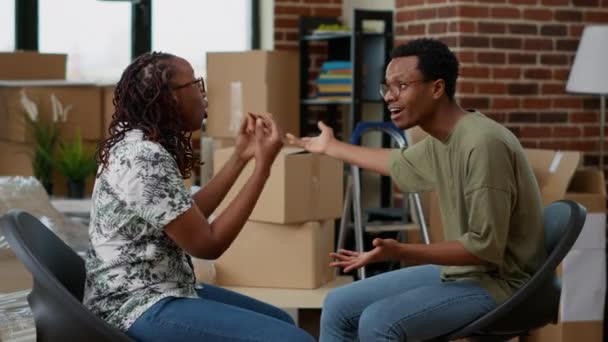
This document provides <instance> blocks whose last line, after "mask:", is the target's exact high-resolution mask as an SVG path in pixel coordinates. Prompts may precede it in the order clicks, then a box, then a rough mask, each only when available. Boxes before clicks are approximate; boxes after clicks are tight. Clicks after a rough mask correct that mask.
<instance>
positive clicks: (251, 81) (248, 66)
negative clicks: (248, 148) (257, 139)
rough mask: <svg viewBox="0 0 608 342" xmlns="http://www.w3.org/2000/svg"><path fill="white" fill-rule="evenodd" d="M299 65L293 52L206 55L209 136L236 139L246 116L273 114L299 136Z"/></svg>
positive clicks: (281, 123) (282, 124)
mask: <svg viewBox="0 0 608 342" xmlns="http://www.w3.org/2000/svg"><path fill="white" fill-rule="evenodd" d="M298 80H299V61H298V54H297V53H296V52H294V51H259V50H256V51H246V52H228V53H208V54H207V80H206V81H207V96H208V98H209V110H208V113H209V117H208V118H207V134H208V135H209V136H211V137H214V138H215V137H217V138H220V137H221V138H231V137H235V136H236V133H237V132H238V128H239V125H240V122H241V118H242V117H243V113H246V112H254V113H256V112H257V113H259V112H267V113H272V114H273V115H274V117H275V119H276V120H277V122H278V124H279V125H280V126H281V127H282V128H283V129H284V130H285V132H291V133H293V134H296V135H299V133H300V99H299V97H300V87H299V81H298Z"/></svg>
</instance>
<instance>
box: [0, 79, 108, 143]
mask: <svg viewBox="0 0 608 342" xmlns="http://www.w3.org/2000/svg"><path fill="white" fill-rule="evenodd" d="M21 91H24V92H25V93H26V95H27V96H28V97H29V98H30V99H31V100H32V101H34V102H35V103H36V104H37V106H38V113H39V114H38V115H39V118H40V119H39V120H44V121H45V122H52V121H53V111H52V105H51V98H50V96H51V94H55V96H56V97H57V98H58V99H59V101H61V103H62V104H63V105H64V106H69V105H71V106H72V109H71V110H70V111H69V113H68V117H67V121H66V122H64V123H61V124H60V126H61V130H60V136H61V138H62V139H63V140H64V141H69V140H71V139H73V138H74V134H75V132H76V129H80V133H81V135H82V138H83V139H84V140H88V141H95V142H97V141H98V140H99V139H100V138H101V136H102V135H101V127H102V119H101V107H102V106H101V91H100V89H99V87H97V86H96V85H94V84H90V83H78V82H66V81H3V82H0V122H2V125H0V140H3V141H12V142H26V141H31V134H30V132H29V127H27V123H26V122H25V118H24V115H25V112H24V110H23V107H22V105H21V101H20V99H21Z"/></svg>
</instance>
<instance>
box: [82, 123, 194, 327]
mask: <svg viewBox="0 0 608 342" xmlns="http://www.w3.org/2000/svg"><path fill="white" fill-rule="evenodd" d="M192 205H193V201H192V198H191V197H190V194H189V192H188V191H187V190H186V188H185V186H184V183H183V180H182V178H181V174H180V172H179V169H178V167H177V163H176V162H175V160H174V159H173V157H172V156H171V154H169V152H167V150H165V149H164V148H163V147H162V146H161V145H160V144H157V143H154V142H151V141H147V140H144V139H143V133H142V131H140V130H130V131H128V132H127V133H126V134H125V137H124V139H123V140H121V141H120V142H118V143H117V144H116V145H115V146H114V147H113V148H112V149H111V150H110V155H109V160H108V166H107V167H106V169H105V170H104V171H103V172H102V174H101V175H100V176H99V178H97V180H96V182H95V188H94V190H93V209H92V212H91V223H90V226H89V239H90V243H91V246H90V248H89V250H88V252H87V256H86V260H85V263H86V269H87V279H86V285H85V294H84V300H83V301H84V304H85V305H86V306H87V307H88V308H90V309H91V310H92V311H93V312H94V313H95V314H97V315H98V316H99V317H101V318H102V319H104V320H106V321H107V322H108V323H110V324H111V325H113V326H115V327H117V328H119V329H121V330H123V331H126V330H128V329H129V327H130V326H131V324H133V322H135V320H136V319H137V318H138V317H139V316H140V315H141V314H142V313H144V311H146V309H148V308H149V307H150V306H152V305H153V304H154V303H156V302H158V301H159V300H161V299H163V298H165V297H169V296H172V297H191V298H197V297H198V296H197V294H196V292H195V277H194V271H193V267H192V261H191V259H190V256H189V255H187V254H186V253H185V252H184V251H183V250H182V249H181V248H179V247H178V246H177V245H176V244H175V242H174V241H173V240H172V239H171V238H169V236H167V234H165V231H164V227H165V226H166V225H167V224H168V223H169V222H171V221H172V220H173V219H175V218H176V217H177V216H179V215H180V214H182V213H184V212H185V211H186V210H188V209H189V208H190V207H192Z"/></svg>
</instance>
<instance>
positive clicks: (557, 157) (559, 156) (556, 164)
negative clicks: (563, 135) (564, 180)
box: [549, 151, 564, 173]
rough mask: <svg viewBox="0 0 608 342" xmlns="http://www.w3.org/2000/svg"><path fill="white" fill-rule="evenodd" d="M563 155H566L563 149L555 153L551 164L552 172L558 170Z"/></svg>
mask: <svg viewBox="0 0 608 342" xmlns="http://www.w3.org/2000/svg"><path fill="white" fill-rule="evenodd" d="M563 156H564V154H563V153H562V152H561V151H557V152H556V153H555V156H554V157H553V160H552V161H551V165H550V166H549V172H550V173H555V171H557V168H558V167H559V163H560V162H561V161H562V157H563Z"/></svg>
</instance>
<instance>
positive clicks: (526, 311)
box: [432, 200, 587, 342]
mask: <svg viewBox="0 0 608 342" xmlns="http://www.w3.org/2000/svg"><path fill="white" fill-rule="evenodd" d="M586 217H587V209H586V208H585V207H583V206H582V205H580V204H578V203H576V202H574V201H570V200H562V201H557V202H554V203H551V204H550V205H549V206H547V207H546V208H545V210H544V212H543V224H544V229H545V249H546V250H547V256H548V258H547V260H546V262H545V263H544V264H543V265H542V267H541V268H540V270H538V272H536V274H534V276H533V277H532V278H531V279H530V280H529V281H528V282H527V283H526V284H524V286H522V287H521V288H520V289H519V290H517V291H516V292H515V294H513V296H511V297H510V298H509V299H508V300H507V301H505V302H504V303H503V304H501V305H499V306H498V307H497V308H496V309H494V310H492V311H490V312H489V313H487V314H485V315H484V316H482V317H480V318H478V319H477V320H475V321H473V322H472V323H470V324H468V325H466V326H465V327H463V328H460V329H458V330H456V331H453V332H451V333H449V334H446V335H444V336H441V337H438V338H435V339H432V341H452V340H456V339H459V338H468V339H469V340H472V341H483V342H494V341H507V340H509V339H511V338H513V337H518V336H525V335H528V334H529V332H530V331H531V330H534V329H538V328H541V327H543V326H545V325H546V324H549V323H555V322H557V315H558V311H559V301H560V293H561V284H560V282H559V280H558V278H557V275H556V273H555V270H556V269H557V266H558V265H559V264H560V263H561V262H562V260H563V259H564V257H565V256H566V254H568V252H569V251H570V248H572V245H574V242H575V241H576V239H577V238H578V236H579V234H580V232H581V230H582V228H583V224H584V223H585V219H586Z"/></svg>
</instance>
